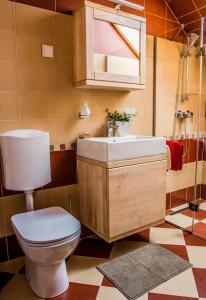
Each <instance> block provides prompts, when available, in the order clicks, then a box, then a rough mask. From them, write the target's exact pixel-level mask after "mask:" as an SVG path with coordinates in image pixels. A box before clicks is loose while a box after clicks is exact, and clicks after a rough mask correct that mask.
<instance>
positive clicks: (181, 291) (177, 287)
mask: <svg viewBox="0 0 206 300" xmlns="http://www.w3.org/2000/svg"><path fill="white" fill-rule="evenodd" d="M150 292H151V293H158V294H165V295H174V296H182V297H194V298H198V292H197V288H196V284H195V280H194V277H193V273H192V269H189V270H187V271H185V272H183V273H181V274H179V275H177V276H175V277H173V278H171V279H170V280H168V281H166V282H164V283H163V284H161V285H159V286H158V287H156V288H154V289H153V290H151V291H150Z"/></svg>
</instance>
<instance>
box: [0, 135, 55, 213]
mask: <svg viewBox="0 0 206 300" xmlns="http://www.w3.org/2000/svg"><path fill="white" fill-rule="evenodd" d="M0 140H1V156H2V162H3V174H4V176H3V184H4V187H5V188H6V189H8V190H13V191H24V193H25V196H26V209H27V211H31V210H33V209H34V204H33V191H34V189H36V188H39V187H41V186H44V185H46V184H47V183H49V182H50V181H51V172H50V155H49V134H48V132H43V131H39V130H30V129H21V130H12V131H8V132H5V133H2V134H1V135H0Z"/></svg>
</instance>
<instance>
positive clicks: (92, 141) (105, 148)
mask: <svg viewBox="0 0 206 300" xmlns="http://www.w3.org/2000/svg"><path fill="white" fill-rule="evenodd" d="M165 146H166V139H165V138H164V137H151V136H140V135H132V136H126V137H106V138H103V137H102V138H101V137H93V138H85V139H78V140H77V154H78V155H80V156H83V157H87V158H90V159H94V160H98V161H102V162H108V161H117V160H124V159H133V158H138V157H145V156H152V155H160V154H165V153H166V147H165Z"/></svg>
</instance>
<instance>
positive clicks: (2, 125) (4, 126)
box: [0, 120, 21, 132]
mask: <svg viewBox="0 0 206 300" xmlns="http://www.w3.org/2000/svg"><path fill="white" fill-rule="evenodd" d="M18 128H21V124H20V121H13V120H8V121H2V120H0V132H4V131H8V130H14V129H18Z"/></svg>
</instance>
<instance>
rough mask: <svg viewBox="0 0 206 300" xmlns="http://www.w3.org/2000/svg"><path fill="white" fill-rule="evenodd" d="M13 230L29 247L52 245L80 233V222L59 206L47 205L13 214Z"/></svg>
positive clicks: (66, 240) (63, 241)
mask: <svg viewBox="0 0 206 300" xmlns="http://www.w3.org/2000/svg"><path fill="white" fill-rule="evenodd" d="M11 219H12V224H13V226H14V229H15V231H16V232H17V233H18V234H19V236H20V237H21V238H22V239H23V240H24V242H25V243H26V244H27V245H28V246H31V247H48V246H49V247H52V246H55V245H60V244H64V243H65V242H68V241H69V240H72V239H74V238H76V237H78V236H79V235H80V230H81V229H80V223H79V221H78V220H77V219H76V218H74V217H73V216H72V215H71V214H69V213H68V212H67V211H66V210H64V209H63V208H61V207H49V208H45V209H40V210H36V211H31V212H27V213H22V214H18V215H15V216H13V217H12V218H11Z"/></svg>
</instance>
